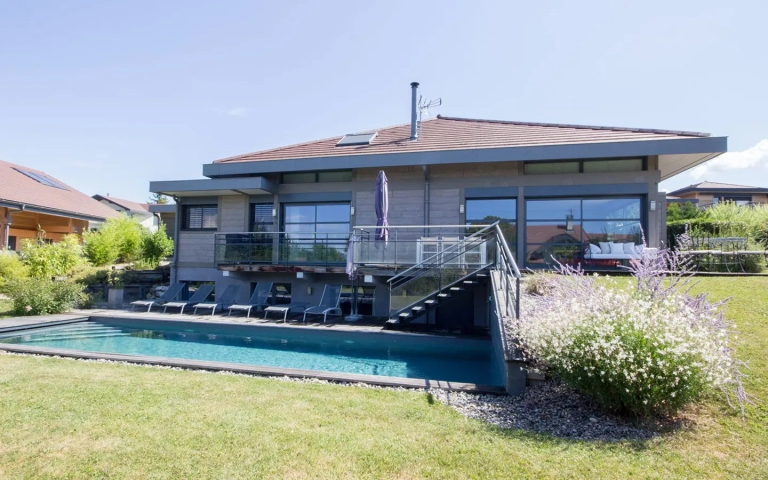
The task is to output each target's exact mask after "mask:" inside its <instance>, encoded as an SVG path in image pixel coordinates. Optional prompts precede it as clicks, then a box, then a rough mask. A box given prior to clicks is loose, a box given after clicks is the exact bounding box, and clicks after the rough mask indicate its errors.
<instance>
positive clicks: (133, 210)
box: [93, 194, 159, 232]
mask: <svg viewBox="0 0 768 480" xmlns="http://www.w3.org/2000/svg"><path fill="white" fill-rule="evenodd" d="M93 199H94V200H96V201H97V202H100V203H102V204H104V205H106V206H108V207H109V208H111V209H112V210H114V211H116V212H120V213H124V214H126V215H128V216H129V217H131V218H134V219H136V221H138V222H139V223H140V224H141V226H142V227H144V228H146V229H147V230H150V231H152V232H155V231H157V226H158V224H159V219H158V217H157V216H155V214H154V213H152V212H150V211H149V204H147V203H137V202H132V201H130V200H123V199H122V198H116V197H111V196H109V194H106V195H94V196H93Z"/></svg>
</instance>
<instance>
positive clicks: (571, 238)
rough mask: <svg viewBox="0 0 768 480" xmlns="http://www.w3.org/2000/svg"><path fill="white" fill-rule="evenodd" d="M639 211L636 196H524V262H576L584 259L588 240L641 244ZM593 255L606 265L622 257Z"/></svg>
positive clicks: (544, 264)
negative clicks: (557, 197)
mask: <svg viewBox="0 0 768 480" xmlns="http://www.w3.org/2000/svg"><path fill="white" fill-rule="evenodd" d="M641 212H642V200H641V198H639V197H634V198H627V197H616V198H588V199H578V198H563V199H546V200H528V201H526V218H527V220H526V227H525V241H526V263H527V264H529V265H532V266H535V265H538V266H546V265H553V264H554V263H555V261H557V262H560V263H562V264H570V265H576V264H579V263H582V262H584V261H585V256H584V252H585V250H587V249H589V248H590V247H589V245H590V244H592V245H595V246H597V245H599V244H600V243H603V244H605V243H606V242H609V243H610V242H613V243H620V244H635V245H638V244H641V243H642V241H643V240H642V238H643V232H642V226H641V225H642V224H641ZM630 247H631V245H630ZM623 249H624V247H623V246H622V252H616V254H615V255H619V254H620V253H622V254H623V253H624V250H623ZM610 255H614V254H613V253H610V254H609V256H610ZM615 255H614V256H615ZM595 258H601V261H602V262H604V265H607V266H615V265H616V264H617V262H616V260H623V258H622V259H614V258H606V257H595ZM586 259H591V257H586ZM592 260H593V261H594V259H592Z"/></svg>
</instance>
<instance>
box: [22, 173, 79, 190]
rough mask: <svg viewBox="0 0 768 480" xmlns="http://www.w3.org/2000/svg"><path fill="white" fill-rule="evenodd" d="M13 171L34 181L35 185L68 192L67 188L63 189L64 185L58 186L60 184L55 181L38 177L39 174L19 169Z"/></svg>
mask: <svg viewBox="0 0 768 480" xmlns="http://www.w3.org/2000/svg"><path fill="white" fill-rule="evenodd" d="M14 170H16V171H17V172H19V173H22V174H24V175H26V176H28V177H29V178H31V179H32V180H34V181H36V182H37V183H42V184H43V185H45V186H48V187H54V188H60V189H62V190H68V189H67V187H65V186H64V185H62V184H60V183H58V182H56V181H54V180H52V179H50V178H48V177H44V176H43V175H40V174H39V173H35V172H30V171H28V170H22V169H20V168H14Z"/></svg>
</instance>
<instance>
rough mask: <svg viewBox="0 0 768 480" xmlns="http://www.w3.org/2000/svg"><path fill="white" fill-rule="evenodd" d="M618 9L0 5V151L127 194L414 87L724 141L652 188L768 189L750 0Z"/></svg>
mask: <svg viewBox="0 0 768 480" xmlns="http://www.w3.org/2000/svg"><path fill="white" fill-rule="evenodd" d="M633 3H634V4H633V5H629V3H628V2H614V1H606V2H589V1H586V2H569V1H560V2H558V1H548V2H509V1H500V2H483V1H474V2H450V1H420V2H401V1H387V2H359V1H350V2H342V1H338V2H337V1H328V2H253V1H249V2H236V1H224V2H200V1H184V2H171V1H166V2H144V1H131V2H120V3H118V2H99V1H93V2H82V1H67V2H58V1H55V2H54V1H37V2H24V1H14V0H0V159H4V160H7V161H11V162H14V163H20V164H23V165H27V166H30V167H33V168H39V169H41V170H44V171H46V172H48V173H50V174H51V175H53V176H55V177H57V178H60V179H61V180H63V181H65V182H67V183H69V184H71V185H73V186H74V187H76V188H78V189H80V190H82V191H84V192H86V193H88V194H95V193H101V194H105V193H110V194H111V195H113V196H117V197H123V198H129V199H133V200H138V201H142V200H146V199H147V198H148V196H149V193H148V182H149V181H150V180H166V179H180V178H199V177H201V171H202V164H203V163H210V162H212V161H213V160H216V159H219V158H223V157H227V156H231V155H236V154H241V153H246V152H250V151H255V150H259V149H264V148H270V147H276V146H281V145H286V144H291V143H296V142H301V141H308V140H313V139H318V138H325V137H329V136H334V135H341V134H344V133H347V132H352V131H360V130H365V129H371V128H376V127H382V126H389V125H394V124H400V123H405V122H407V121H409V108H410V92H409V86H408V84H409V83H410V82H411V81H414V80H415V81H419V82H420V83H421V85H422V88H421V93H422V94H424V95H425V96H428V97H442V99H443V106H442V107H441V108H440V109H439V110H435V111H434V112H433V113H435V114H436V113H441V114H444V115H452V116H463V117H477V118H491V119H504V120H523V121H541V122H556V123H577V124H588V125H611V126H627V127H649V128H665V129H678V130H693V131H703V132H710V133H712V134H715V135H726V136H728V137H729V149H730V150H731V151H733V153H730V154H728V155H729V156H728V157H726V159H725V160H721V161H717V160H715V161H713V164H712V165H708V166H707V167H705V168H704V171H703V172H702V171H701V169H700V170H699V171H696V172H695V174H696V175H697V176H694V175H693V174H692V173H690V172H686V173H683V174H681V175H678V176H677V177H675V178H674V179H672V180H670V181H667V182H665V183H664V184H663V185H662V188H665V189H674V188H677V187H680V186H684V185H688V184H690V183H695V182H696V181H702V180H705V179H706V180H711V181H722V182H730V183H742V184H747V185H760V186H768V168H766V166H768V95H767V94H766V87H765V85H766V79H767V78H768V63H766V62H765V58H766V53H765V48H766V46H767V45H768V42H767V41H766V39H765V37H764V33H763V31H764V24H763V22H764V19H765V18H768V2H760V1H753V2H746V1H745V2H742V1H728V2H722V1H708V0H700V1H669V0H666V1H661V2H657V1H645V2H633ZM761 141H762V142H763V143H760V142H761ZM734 167H742V168H734Z"/></svg>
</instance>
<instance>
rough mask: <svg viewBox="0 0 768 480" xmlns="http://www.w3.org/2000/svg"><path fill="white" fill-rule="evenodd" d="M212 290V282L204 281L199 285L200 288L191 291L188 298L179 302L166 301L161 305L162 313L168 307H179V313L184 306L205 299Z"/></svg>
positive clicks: (182, 311)
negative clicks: (193, 291)
mask: <svg viewBox="0 0 768 480" xmlns="http://www.w3.org/2000/svg"><path fill="white" fill-rule="evenodd" d="M212 291H213V284H210V283H204V284H202V285H200V288H198V289H197V291H196V292H195V293H193V294H192V296H191V297H189V300H186V301H181V302H168V303H166V304H165V305H163V313H165V312H166V310H168V307H171V308H179V309H181V310H180V311H179V314H181V313H184V308H185V307H188V306H190V305H197V304H198V303H201V302H204V301H205V299H206V298H208V295H210V294H211V292H212Z"/></svg>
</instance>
